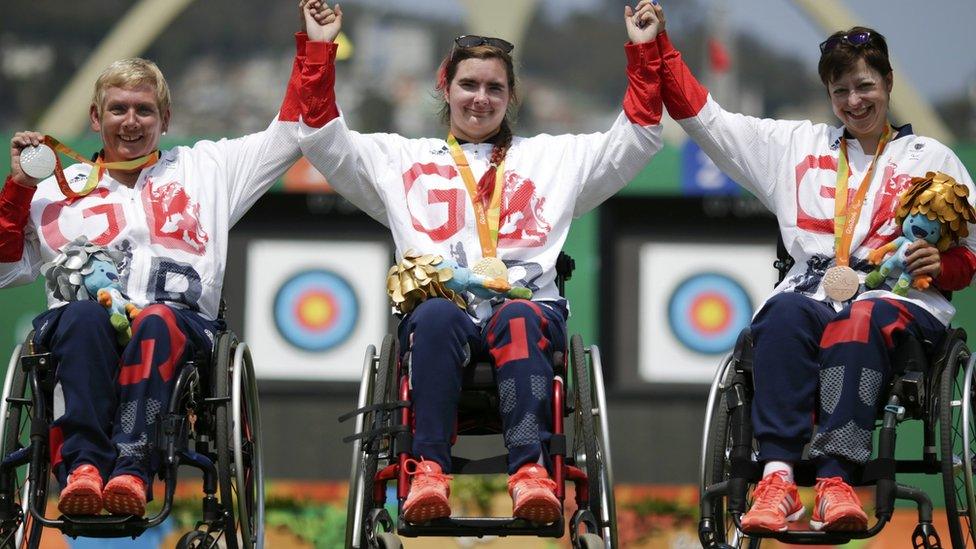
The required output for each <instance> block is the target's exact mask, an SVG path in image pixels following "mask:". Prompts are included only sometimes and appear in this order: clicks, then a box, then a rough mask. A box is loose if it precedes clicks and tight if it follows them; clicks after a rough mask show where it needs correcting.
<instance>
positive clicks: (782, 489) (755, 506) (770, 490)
mask: <svg viewBox="0 0 976 549" xmlns="http://www.w3.org/2000/svg"><path fill="white" fill-rule="evenodd" d="M752 500H753V501H752V507H750V508H749V512H748V513H746V514H745V515H742V531H743V532H747V533H751V534H760V533H769V532H785V531H786V529H787V523H788V522H793V521H795V520H798V519H799V518H800V517H802V516H803V512H804V509H803V503H801V502H800V495H799V493H798V492H797V490H796V483H794V482H793V481H791V480H788V477H787V473H786V471H776V472H775V473H770V474H768V475H766V476H764V477H763V478H762V480H760V481H759V484H757V485H756V488H755V490H753V491H752Z"/></svg>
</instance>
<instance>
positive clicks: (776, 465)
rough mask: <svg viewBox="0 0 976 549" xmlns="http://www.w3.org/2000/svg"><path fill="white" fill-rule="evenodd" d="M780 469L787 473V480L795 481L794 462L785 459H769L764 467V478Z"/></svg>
mask: <svg viewBox="0 0 976 549" xmlns="http://www.w3.org/2000/svg"><path fill="white" fill-rule="evenodd" d="M780 471H783V472H785V473H786V480H788V481H790V482H793V464H792V463H787V462H785V461H767V462H766V465H765V466H764V467H763V478H766V477H767V476H769V475H771V474H773V473H778V472H780Z"/></svg>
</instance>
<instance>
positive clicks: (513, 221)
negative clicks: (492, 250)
mask: <svg viewBox="0 0 976 549" xmlns="http://www.w3.org/2000/svg"><path fill="white" fill-rule="evenodd" d="M502 197H503V198H502V204H501V219H500V220H499V229H498V245H499V246H503V247H506V248H536V247H539V246H542V245H544V244H545V243H546V240H547V239H548V238H549V231H550V230H552V225H550V224H549V222H548V221H546V220H545V218H544V217H543V216H542V211H543V207H544V206H545V203H546V199H545V197H542V196H538V195H537V194H536V188H535V183H533V182H532V180H531V179H527V178H523V177H522V176H520V175H518V174H517V173H515V172H506V173H505V192H504V193H502Z"/></svg>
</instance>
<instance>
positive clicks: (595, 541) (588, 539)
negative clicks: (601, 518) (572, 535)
mask: <svg viewBox="0 0 976 549" xmlns="http://www.w3.org/2000/svg"><path fill="white" fill-rule="evenodd" d="M577 547H578V549H606V544H605V543H604V542H603V540H602V539H600V536H598V535H596V534H591V533H589V532H587V533H585V534H581V535H580V537H579V544H578V545H577Z"/></svg>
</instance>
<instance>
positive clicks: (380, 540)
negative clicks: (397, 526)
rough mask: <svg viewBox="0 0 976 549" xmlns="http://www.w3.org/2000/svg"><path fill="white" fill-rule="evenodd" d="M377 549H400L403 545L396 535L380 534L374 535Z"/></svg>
mask: <svg viewBox="0 0 976 549" xmlns="http://www.w3.org/2000/svg"><path fill="white" fill-rule="evenodd" d="M376 542H377V547H378V548H379V549H402V548H403V543H402V542H401V541H400V538H398V537H397V536H396V534H391V533H390V532H380V533H378V534H376Z"/></svg>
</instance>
